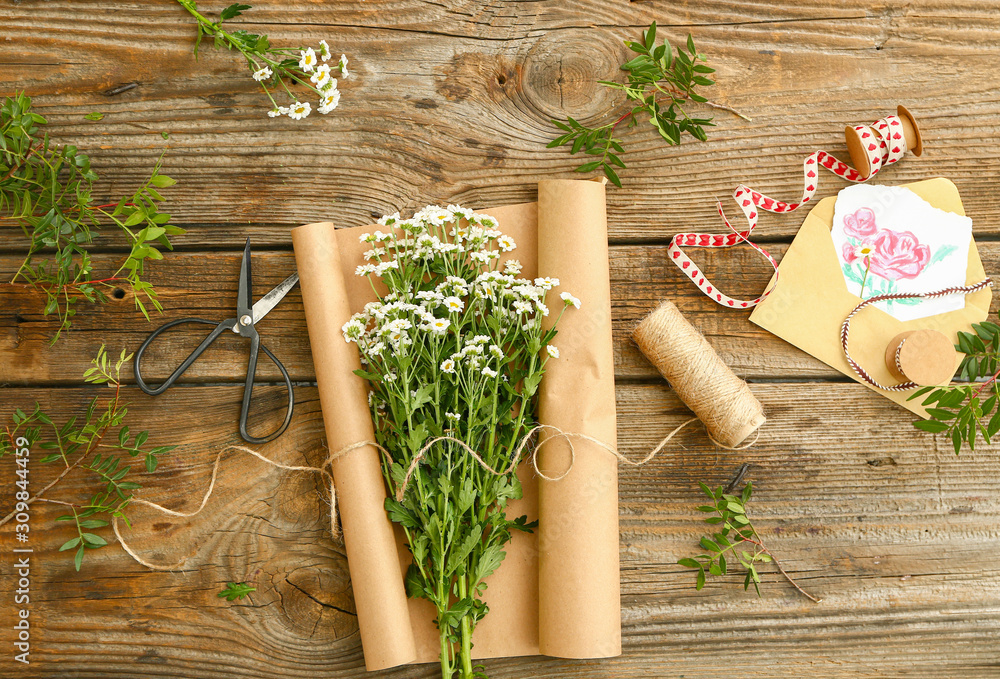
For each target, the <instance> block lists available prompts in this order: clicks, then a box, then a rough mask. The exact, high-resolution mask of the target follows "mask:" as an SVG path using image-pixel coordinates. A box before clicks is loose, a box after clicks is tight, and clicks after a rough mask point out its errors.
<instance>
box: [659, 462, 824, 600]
mask: <svg viewBox="0 0 1000 679" xmlns="http://www.w3.org/2000/svg"><path fill="white" fill-rule="evenodd" d="M698 485H700V486H701V489H702V491H704V493H705V495H707V496H708V498H709V499H710V500H711V501H712V504H709V505H702V506H700V507H698V511H700V512H705V513H710V514H714V516H710V517H708V518H707V519H705V523H707V524H710V525H712V526H716V527H717V528H716V530H717V532H715V533H712V534H711V535H706V536H704V537H702V538H701V541H700V544H701V546H702V548H703V549H704V550H705V553H704V554H699V555H697V556H695V557H694V558H690V557H687V558H683V559H681V560H679V561H678V562H677V563H678V564H679V565H681V566H686V567H687V568H692V569H695V570H697V571H698V573H697V576H696V579H695V589H697V590H699V591H700V590H701V589H702V587H704V586H705V574H706V573H708V574H709V575H716V576H721V575H726V574H727V573H728V572H729V569H730V561H731V560H733V559H734V557H735V560H736V561H738V562H739V564H740V566H742V567H743V569H744V570H745V571H746V575H745V577H744V578H743V589H744V590H747V589H749V588H750V585H751V584H752V585H753V587H754V589H755V590H756V592H757V596H760V586H759V585H760V573H759V572H758V571H757V564H759V563H774V565H775V566H776V567H777V568H778V571H780V572H781V574H782V575H783V576H784V577H785V579H786V580H788V582H789V583H791V585H792V586H793V587H794V588H795V589H796V590H798V591H799V592H800V593H801V594H802V595H803V596H805V597H807V598H808V599H811V600H812V601H816V602H818V601H819V599H817V598H816V597H814V596H813V595H811V594H809V593H808V592H806V591H805V590H804V589H802V588H801V587H800V586H799V585H798V583H796V582H795V580H793V579H792V576H790V575H789V574H788V573H787V572H786V571H785V569H784V568H782V567H781V564H780V563H778V560H777V559H775V558H774V555H773V554H772V553H771V551H770V550H769V549H768V548H767V547H765V546H764V542H763V540H761V537H760V534H758V533H757V529H756V528H755V527H754V525H753V522H752V521H751V520H750V517H748V516H747V511H746V504H747V502H749V501H750V496H751V495H752V494H753V484H752V483H751V482H749V481H748V482H747V484H746V485H745V486H744V487H743V490H742V492H740V494H739V495H733V494H730V493H726V492H725V491H723V489H722V486H719V487H718V488H716V489H715V490H712V489H711V488H709V487H708V486H707V485H705V484H704V483H699V484H698ZM727 555H728V558H727Z"/></svg>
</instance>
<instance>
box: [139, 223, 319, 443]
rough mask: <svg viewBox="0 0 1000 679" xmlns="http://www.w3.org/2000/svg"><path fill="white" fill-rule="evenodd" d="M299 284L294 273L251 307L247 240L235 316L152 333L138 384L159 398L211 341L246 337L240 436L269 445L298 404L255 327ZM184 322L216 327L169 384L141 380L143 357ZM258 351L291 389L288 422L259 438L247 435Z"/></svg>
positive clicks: (145, 344) (198, 320)
mask: <svg viewBox="0 0 1000 679" xmlns="http://www.w3.org/2000/svg"><path fill="white" fill-rule="evenodd" d="M298 282H299V275H298V274H297V273H296V274H292V275H291V276H289V277H288V278H286V279H285V280H284V281H282V282H281V283H280V284H279V285H278V286H277V287H276V288H274V289H273V290H271V291H270V292H269V293H267V294H266V295H264V296H263V297H261V298H260V299H259V300H258V301H257V303H256V304H253V305H251V303H250V302H251V298H252V286H251V278H250V239H249V238H247V243H246V247H244V248H243V261H242V262H241V263H240V284H239V292H238V296H237V298H236V317H235V318H227V319H226V320H224V321H222V322H221V323H219V322H218V321H209V320H206V319H204V318H181V319H178V320H176V321H170V322H169V323H165V324H163V325H161V326H160V327H159V328H157V329H156V330H154V331H153V333H152V334H151V335H150V336H149V337H147V338H146V341H145V342H143V343H142V346H140V347H139V350H138V351H136V352H135V363H134V369H135V381H136V383H137V384H138V385H139V388H140V389H142V390H143V391H144V392H146V393H147V394H149V395H151V396H156V395H158V394H162V393H163V392H165V391H166V390H167V389H169V388H170V387H171V386H173V384H174V382H176V381H177V378H179V377H180V376H181V375H183V374H184V371H185V370H187V369H188V368H190V367H191V364H192V363H194V362H195V361H196V360H197V359H198V357H199V356H201V354H202V353H203V352H204V351H205V349H207V348H208V346H209V345H210V344H212V342H214V341H215V340H216V339H218V337H219V335H221V334H222V333H224V332H225V331H227V330H231V331H233V332H235V333H237V334H238V335H239V336H240V337H247V338H249V339H250V361H249V363H248V364H247V376H246V382H245V383H244V385H243V408H242V410H241V411H240V436H242V437H243V439H244V440H245V441H248V442H250V443H266V442H267V441H271V440H273V439H276V438H278V437H279V436H281V434H282V433H284V431H285V429H287V428H288V423H289V422H290V421H291V419H292V407H293V406H294V404H295V398H294V395H293V393H292V380H291V378H290V377H289V376H288V371H287V370H285V366H283V365H282V364H281V361H279V360H278V359H277V358H276V357H275V356H274V354H272V353H271V352H270V351H269V350H268V348H267V347H265V346H264V345H263V344H261V343H260V335H258V334H257V329H256V328H255V327H254V324H255V323H257V322H258V321H259V320H260V319H262V318H264V316H266V315H267V313H268V312H269V311H271V309H273V308H274V307H275V306H276V305H277V304H278V302H280V301H281V299H282V298H283V297H284V296H285V295H287V294H288V291H289V290H291V289H292V288H293V287H295V284H296V283H298ZM182 323H203V324H205V325H214V326H215V330H213V331H212V332H210V333H209V335H208V337H206V338H205V339H204V340H202V342H201V344H199V345H198V347H197V348H196V349H195V350H194V351H192V352H191V355H190V356H188V357H187V358H186V359H184V362H183V363H181V364H180V365H179V366H178V367H177V369H176V370H174V372H173V373H172V374H171V375H170V377H168V378H167V379H166V381H165V382H164V383H163V384H161V385H160V386H158V387H151V386H150V385H148V384H147V383H146V381H145V380H143V378H142V373H141V372H140V371H139V362H140V361H141V360H142V355H143V353H145V351H146V349H148V348H149V345H150V343H151V342H152V341H153V340H154V339H156V338H157V337H158V336H159V335H160V334H161V333H163V332H164V331H166V330H169V329H170V328H172V327H174V326H175V325H181V324H182ZM258 350H263V351H264V353H265V354H267V356H268V358H270V359H271V360H272V361H274V364H275V365H276V366H278V370H280V371H281V376H282V377H284V378H285V386H286V387H287V388H288V409H287V410H286V412H285V421H284V422H283V423H282V424H281V426H280V427H279V428H278V429H277V430H276V431H274V432H273V433H271V434H269V435H267V436H264V437H262V438H258V437H256V436H251V435H250V434H249V433H248V432H247V415H248V413H249V411H250V397H251V395H252V394H253V385H254V374H255V373H256V371H257V353H258Z"/></svg>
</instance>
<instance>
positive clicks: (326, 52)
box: [319, 40, 330, 61]
mask: <svg viewBox="0 0 1000 679" xmlns="http://www.w3.org/2000/svg"><path fill="white" fill-rule="evenodd" d="M319 58H320V59H322V60H323V61H326V60H327V59H329V58H330V46H329V45H328V44H326V40H320V41H319Z"/></svg>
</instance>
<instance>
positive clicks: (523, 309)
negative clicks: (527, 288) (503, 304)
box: [514, 300, 534, 314]
mask: <svg viewBox="0 0 1000 679" xmlns="http://www.w3.org/2000/svg"><path fill="white" fill-rule="evenodd" d="M514 311H516V312H517V313H519V314H530V313H531V312H532V311H534V308H533V307H532V306H531V303H530V302H524V301H521V300H517V301H516V302H514Z"/></svg>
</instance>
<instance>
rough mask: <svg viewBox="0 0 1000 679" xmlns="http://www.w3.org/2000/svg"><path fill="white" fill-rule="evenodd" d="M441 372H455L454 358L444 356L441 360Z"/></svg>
mask: <svg viewBox="0 0 1000 679" xmlns="http://www.w3.org/2000/svg"><path fill="white" fill-rule="evenodd" d="M441 372H446V373H451V374H453V375H454V374H455V359H453V358H446V359H444V360H443V361H441Z"/></svg>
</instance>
